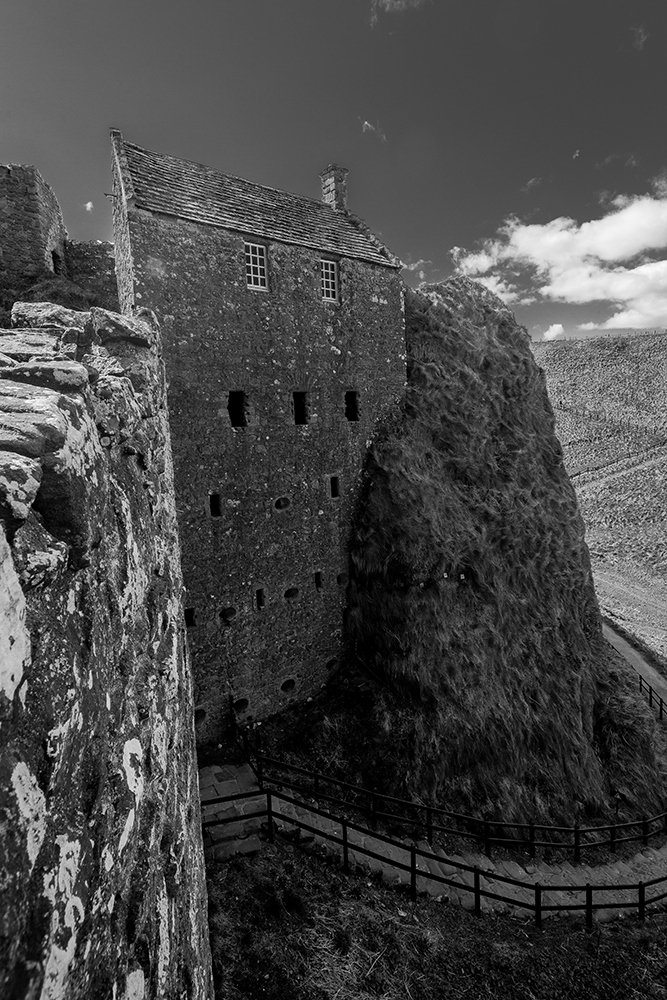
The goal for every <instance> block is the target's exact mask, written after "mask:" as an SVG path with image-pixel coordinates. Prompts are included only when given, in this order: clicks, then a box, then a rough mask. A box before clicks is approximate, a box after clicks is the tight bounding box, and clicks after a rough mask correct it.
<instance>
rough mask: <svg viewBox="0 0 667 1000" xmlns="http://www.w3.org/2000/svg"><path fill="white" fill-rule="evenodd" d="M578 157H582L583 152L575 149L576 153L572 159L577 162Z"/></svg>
mask: <svg viewBox="0 0 667 1000" xmlns="http://www.w3.org/2000/svg"><path fill="white" fill-rule="evenodd" d="M578 156H581V152H580V150H578V149H575V151H574V153H573V154H572V159H573V160H576V158H577V157H578Z"/></svg>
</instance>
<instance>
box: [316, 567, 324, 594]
mask: <svg viewBox="0 0 667 1000" xmlns="http://www.w3.org/2000/svg"><path fill="white" fill-rule="evenodd" d="M323 587H324V580H323V578H322V574H321V573H320V571H319V570H317V572H316V573H315V590H322V589H323Z"/></svg>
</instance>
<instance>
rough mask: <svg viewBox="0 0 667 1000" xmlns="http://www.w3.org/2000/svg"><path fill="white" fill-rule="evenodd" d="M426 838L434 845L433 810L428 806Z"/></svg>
mask: <svg viewBox="0 0 667 1000" xmlns="http://www.w3.org/2000/svg"><path fill="white" fill-rule="evenodd" d="M426 839H427V841H428V842H429V844H431V845H433V810H432V809H431V807H430V806H426Z"/></svg>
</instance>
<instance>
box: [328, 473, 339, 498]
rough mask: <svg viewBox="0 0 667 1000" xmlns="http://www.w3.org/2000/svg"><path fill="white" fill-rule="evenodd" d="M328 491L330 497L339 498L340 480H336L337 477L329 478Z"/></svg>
mask: <svg viewBox="0 0 667 1000" xmlns="http://www.w3.org/2000/svg"><path fill="white" fill-rule="evenodd" d="M329 489H330V491H331V496H332V497H339V496H340V480H339V479H338V476H331V478H330V479H329Z"/></svg>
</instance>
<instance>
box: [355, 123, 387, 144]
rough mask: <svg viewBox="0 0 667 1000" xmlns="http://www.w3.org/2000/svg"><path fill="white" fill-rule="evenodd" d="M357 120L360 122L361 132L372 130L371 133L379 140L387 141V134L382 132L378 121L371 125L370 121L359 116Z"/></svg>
mask: <svg viewBox="0 0 667 1000" xmlns="http://www.w3.org/2000/svg"><path fill="white" fill-rule="evenodd" d="M359 121H360V122H361V131H362V132H372V133H373V135H376V136H377V137H378V139H379V140H380V141H381V142H386V141H387V136H386V135H385V134H384V132H383V131H382V129H381V128H380V123H379V122H378V124H377V125H371V123H370V122H367V121H366V120H365V119H362V118H360V119H359Z"/></svg>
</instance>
